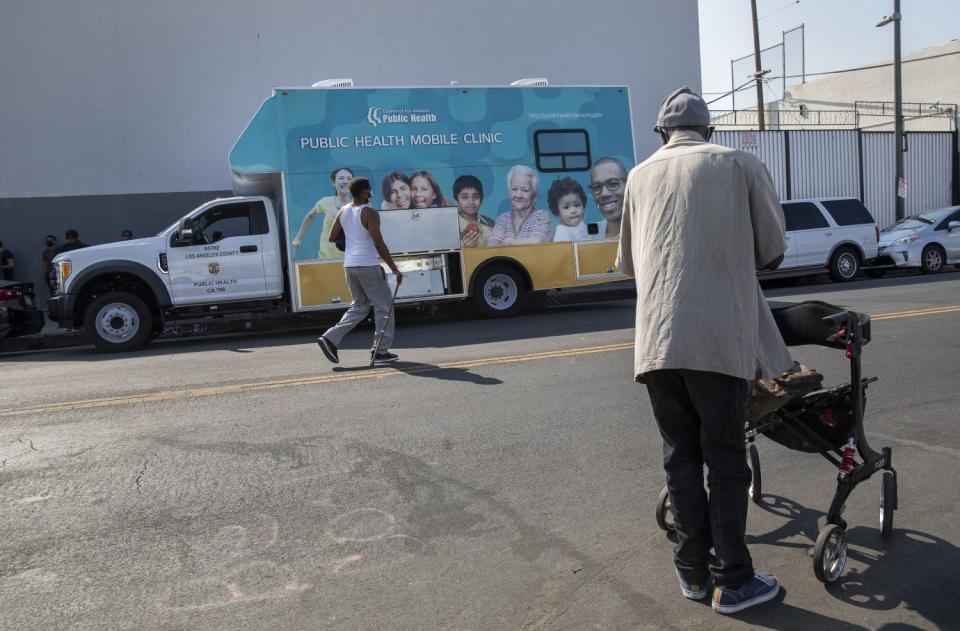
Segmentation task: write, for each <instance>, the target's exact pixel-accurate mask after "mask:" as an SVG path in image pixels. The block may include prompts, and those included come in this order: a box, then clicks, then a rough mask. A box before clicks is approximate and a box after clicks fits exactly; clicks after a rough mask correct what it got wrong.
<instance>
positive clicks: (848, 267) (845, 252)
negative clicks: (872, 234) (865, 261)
mask: <svg viewBox="0 0 960 631" xmlns="http://www.w3.org/2000/svg"><path fill="white" fill-rule="evenodd" d="M858 271H860V255H859V254H857V251H856V250H854V249H853V248H849V247H843V248H839V249H838V250H837V251H836V252H834V253H833V256H831V257H830V278H831V279H833V281H834V282H837V283H845V282H847V281H848V280H853V279H854V278H855V277H856V276H857V272H858Z"/></svg>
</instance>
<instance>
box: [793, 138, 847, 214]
mask: <svg viewBox="0 0 960 631" xmlns="http://www.w3.org/2000/svg"><path fill="white" fill-rule="evenodd" d="M789 133H790V141H789V143H790V190H791V198H792V199H803V198H805V197H860V149H859V146H858V138H857V131H856V130H855V129H845V130H837V131H804V132H799V133H796V132H789Z"/></svg>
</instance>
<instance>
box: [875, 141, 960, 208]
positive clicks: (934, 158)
mask: <svg viewBox="0 0 960 631" xmlns="http://www.w3.org/2000/svg"><path fill="white" fill-rule="evenodd" d="M862 137H863V140H862V142H863V171H864V173H863V183H864V187H863V188H864V190H863V198H864V199H863V203H864V204H865V205H866V207H867V208H869V209H870V210H871V211H872V212H873V214H874V217H876V219H877V223H878V224H880V226H888V225H890V224H892V223H893V222H894V219H895V216H896V204H895V200H894V182H895V173H896V163H895V156H894V144H893V132H864V133H863V136H862ZM952 150H953V149H952V139H951V137H950V134H949V133H936V132H932V133H917V132H907V151H906V152H905V153H904V154H903V176H904V178H905V179H906V180H907V198H906V201H905V203H904V211H905V212H906V213H907V214H909V213H913V212H917V211H921V210H929V209H931V208H942V207H944V206H950V205H951V204H952V202H953V200H952V198H953V174H952V166H953V162H952V159H953V156H951V151H952Z"/></svg>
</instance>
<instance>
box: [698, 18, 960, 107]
mask: <svg viewBox="0 0 960 631" xmlns="http://www.w3.org/2000/svg"><path fill="white" fill-rule="evenodd" d="M698 4H699V13H700V60H701V61H700V69H701V77H702V89H703V92H704V97H705V98H706V99H707V100H708V101H710V100H712V99H717V98H719V97H721V96H722V93H724V92H727V91H729V90H730V80H731V78H730V60H731V59H736V58H739V57H743V56H744V55H749V54H752V53H753V27H752V24H751V19H750V0H698ZM900 5H901V6H900V13H901V15H902V22H901V40H902V44H901V50H902V52H903V54H907V53H909V52H912V51H915V50H918V49H921V48H926V47H928V46H935V45H937V44H944V43H946V42H949V41H950V40H952V39H957V38H960V0H901V2H900ZM891 13H893V0H799V1H798V0H757V16H758V18H759V25H760V47H761V48H767V47H768V46H772V45H774V44H777V43H779V42H780V41H781V39H782V32H783V31H786V30H789V29H792V28H793V27H796V26H799V25H800V24H803V25H804V40H805V48H806V55H805V58H806V72H807V73H811V72H826V71H829V70H839V69H842V68H852V67H856V66H862V65H868V64H874V63H883V62H885V61H890V60H892V59H893V25H892V24H890V25H888V26H884V27H881V28H876V27H875V24H877V22H879V21H880V20H882V19H883V18H884V17H885V16H887V15H890V14H891ZM748 63H749V62H748ZM764 68H765V69H766V64H765V66H764ZM738 69H739V66H738ZM748 71H749V72H752V68H749V69H748ZM771 74H779V70H777V71H776V72H773V73H771ZM810 79H811V78H808V80H810ZM735 80H736V82H737V85H740V84H742V83H744V82H746V81H748V80H749V79H748V77H746V76H743V77H735ZM787 89H788V90H789V87H788V88H787ZM772 96H774V92H773V91H771V90H770V89H768V90H766V91H765V98H767V99H770V98H771V97H772ZM751 99H752V100H753V102H752V103H751ZM736 105H737V109H741V108H744V107H749V106H751V105H752V106H756V92H755V90H753V89H750V90H746V91H742V92H738V93H737V104H736ZM710 107H711V109H729V108H730V107H731V101H730V99H729V97H726V98H723V99H721V100H719V101H716V102H715V103H713V104H711V106H710Z"/></svg>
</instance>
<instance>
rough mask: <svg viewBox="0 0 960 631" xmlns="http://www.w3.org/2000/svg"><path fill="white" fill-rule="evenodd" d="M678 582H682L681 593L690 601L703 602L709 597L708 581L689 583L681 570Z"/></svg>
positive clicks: (678, 574)
mask: <svg viewBox="0 0 960 631" xmlns="http://www.w3.org/2000/svg"><path fill="white" fill-rule="evenodd" d="M677 580H678V581H680V591H681V592H683V595H684V596H686V597H687V598H689V599H690V600H703V599H704V598H706V597H707V582H706V580H704V582H702V583H688V582H687V581H686V580H684V578H683V576H682V575H681V574H680V570H677ZM707 580H709V579H707Z"/></svg>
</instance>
